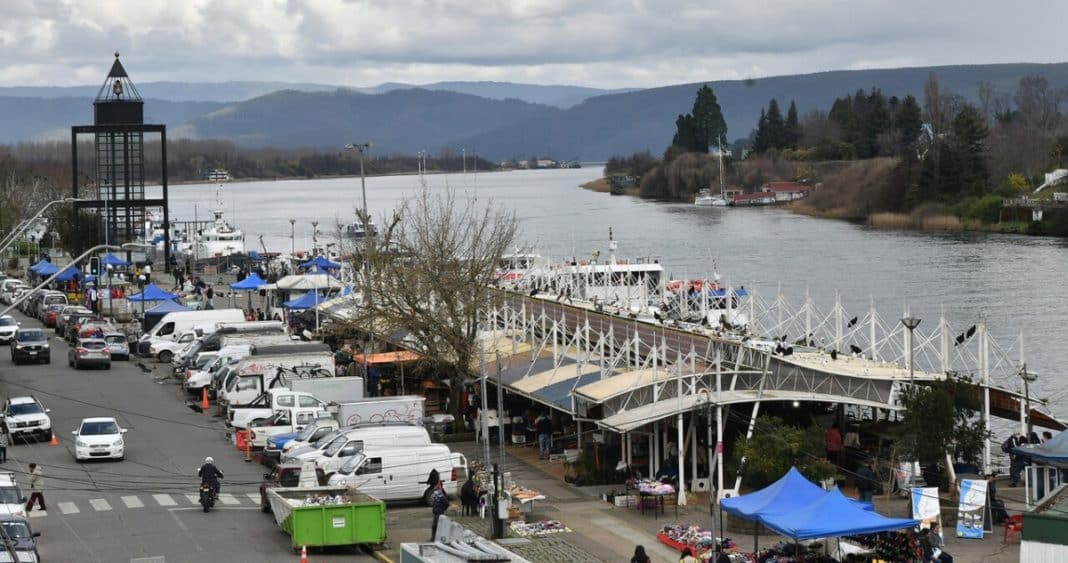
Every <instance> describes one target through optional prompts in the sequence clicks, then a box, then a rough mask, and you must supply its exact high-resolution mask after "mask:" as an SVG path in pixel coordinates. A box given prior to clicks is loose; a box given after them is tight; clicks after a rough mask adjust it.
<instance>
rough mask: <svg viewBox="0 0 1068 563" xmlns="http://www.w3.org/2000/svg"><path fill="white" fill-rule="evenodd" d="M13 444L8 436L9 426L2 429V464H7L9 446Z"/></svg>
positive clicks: (0, 449)
mask: <svg viewBox="0 0 1068 563" xmlns="http://www.w3.org/2000/svg"><path fill="white" fill-rule="evenodd" d="M10 443H11V437H10V436H8V434H7V425H3V426H2V427H0V463H7V445H8V444H10Z"/></svg>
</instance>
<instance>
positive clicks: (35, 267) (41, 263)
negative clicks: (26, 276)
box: [30, 260, 50, 274]
mask: <svg viewBox="0 0 1068 563" xmlns="http://www.w3.org/2000/svg"><path fill="white" fill-rule="evenodd" d="M45 264H50V262H49V261H48V260H38V261H37V263H36V264H34V265H32V266H30V271H31V272H33V273H35V274H36V273H37V270H39V269H40V268H41V266H44V265H45Z"/></svg>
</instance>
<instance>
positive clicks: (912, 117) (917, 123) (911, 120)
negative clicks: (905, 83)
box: [894, 94, 923, 151]
mask: <svg viewBox="0 0 1068 563" xmlns="http://www.w3.org/2000/svg"><path fill="white" fill-rule="evenodd" d="M922 113H923V112H922V111H921V110H920V104H919V102H917V101H916V98H915V97H914V96H912V95H911V94H910V95H908V96H905V99H904V100H902V101H901V107H900V108H898V111H897V115H896V116H894V127H895V128H896V129H897V133H898V139H899V141H898V150H899V151H900V150H904V149H905V147H908V146H910V145H912V143H914V142H916V139H917V138H919V136H920V129H921V128H922V127H923V117H922Z"/></svg>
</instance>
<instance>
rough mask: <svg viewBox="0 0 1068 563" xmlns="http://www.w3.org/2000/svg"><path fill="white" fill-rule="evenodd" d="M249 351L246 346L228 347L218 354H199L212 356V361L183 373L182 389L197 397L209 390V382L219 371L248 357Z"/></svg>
mask: <svg viewBox="0 0 1068 563" xmlns="http://www.w3.org/2000/svg"><path fill="white" fill-rule="evenodd" d="M250 353H251V350H250V349H249V347H248V346H244V347H241V346H228V347H226V348H223V349H222V350H219V351H218V352H201V353H200V355H201V356H203V355H205V354H213V355H214V356H212V359H211V360H210V361H209V362H208V363H206V364H205V365H203V366H200V367H196V366H194V367H193V368H191V369H188V370H186V372H185V383H183V387H185V390H186V391H188V392H189V393H192V394H194V395H197V396H199V395H200V394H201V393H202V392H203V391H202V390H203V389H205V388H208V389H211V382H212V380H213V378H214V377H215V374H217V373H218V372H219V371H221V370H222V369H223V368H225V367H226V366H229V365H233V364H236V363H237V362H239V361H240V360H241V358H243V357H245V356H247V355H249V354H250Z"/></svg>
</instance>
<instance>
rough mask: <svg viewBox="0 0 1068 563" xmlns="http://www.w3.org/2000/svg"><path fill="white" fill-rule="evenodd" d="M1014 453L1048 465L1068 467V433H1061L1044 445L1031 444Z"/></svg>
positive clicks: (1013, 451)
mask: <svg viewBox="0 0 1068 563" xmlns="http://www.w3.org/2000/svg"><path fill="white" fill-rule="evenodd" d="M1012 453H1014V454H1019V455H1022V456H1025V457H1028V458H1031V459H1034V460H1038V461H1040V462H1042V463H1044V464H1047V465H1053V466H1056V467H1068V432H1061V433H1060V434H1057V435H1056V436H1054V437H1053V438H1050V439H1049V440H1048V441H1046V443H1044V444H1031V445H1028V446H1022V447H1019V448H1013V450H1012Z"/></svg>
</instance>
